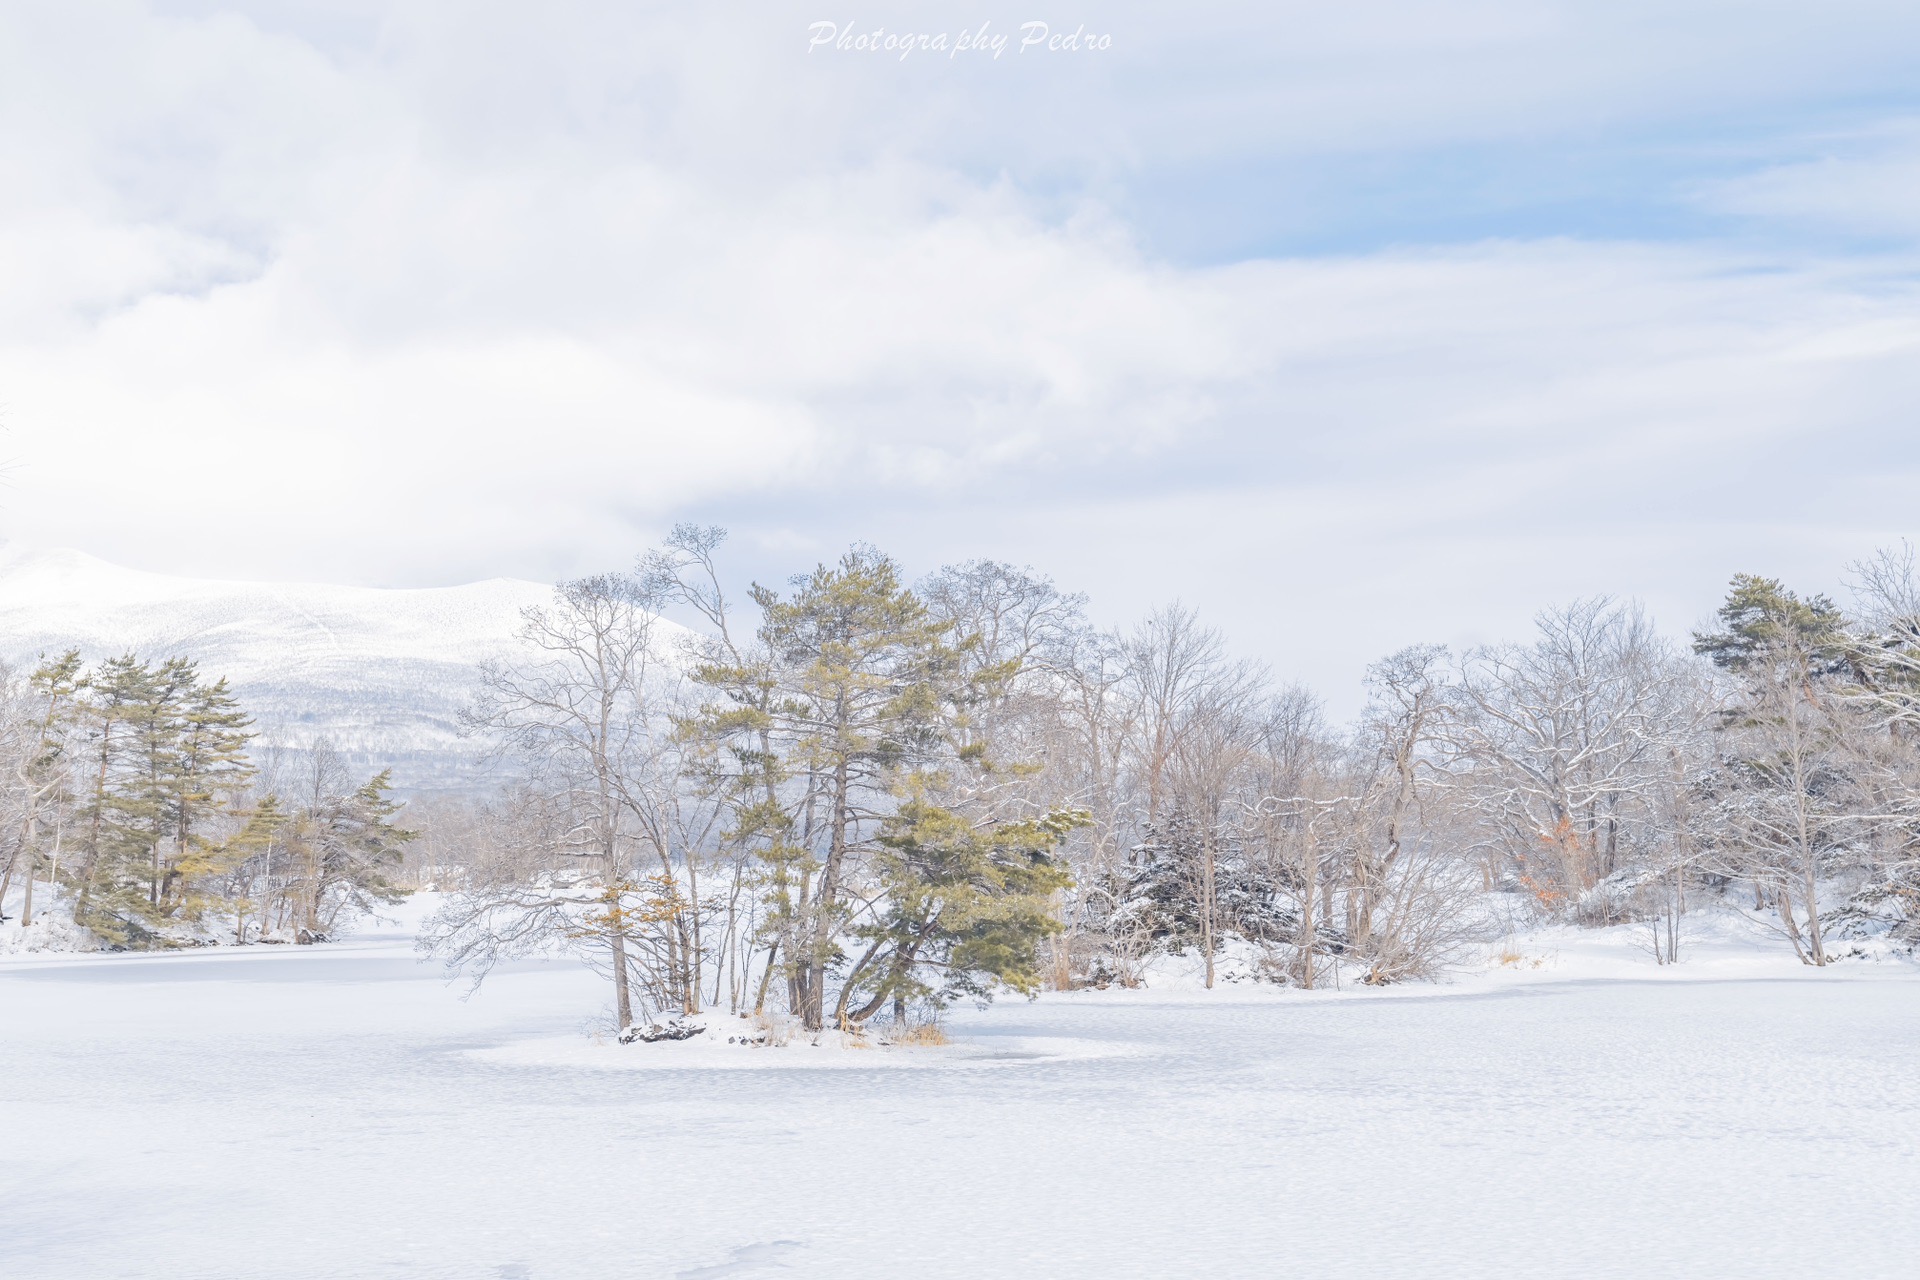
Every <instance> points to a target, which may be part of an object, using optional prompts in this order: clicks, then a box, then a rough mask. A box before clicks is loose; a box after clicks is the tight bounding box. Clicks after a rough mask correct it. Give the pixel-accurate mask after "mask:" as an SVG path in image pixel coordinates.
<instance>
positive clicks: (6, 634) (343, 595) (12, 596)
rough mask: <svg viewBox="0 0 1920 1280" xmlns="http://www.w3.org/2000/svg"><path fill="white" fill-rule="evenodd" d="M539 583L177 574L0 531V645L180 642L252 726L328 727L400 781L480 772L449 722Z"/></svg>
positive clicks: (295, 734) (543, 595)
mask: <svg viewBox="0 0 1920 1280" xmlns="http://www.w3.org/2000/svg"><path fill="white" fill-rule="evenodd" d="M552 597H553V587H552V586H551V585H550V584H547V583H539V582H531V581H528V580H525V579H517V578H490V579H486V580H484V581H481V582H475V583H467V584H463V585H460V586H451V587H357V586H339V585H333V584H326V583H312V582H301V583H276V582H248V581H228V580H223V579H213V578H184V577H173V576H170V575H166V574H158V573H151V572H147V571H145V570H139V569H129V568H125V567H123V566H120V565H115V564H112V563H109V562H108V561H105V560H101V559H98V558H97V557H94V556H91V555H88V554H87V553H85V552H82V551H76V550H72V549H69V548H56V549H36V548H31V547H25V546H21V545H19V544H15V543H7V544H0V659H4V660H5V661H7V662H10V663H13V664H14V665H16V666H18V667H25V666H28V665H31V664H32V663H33V662H34V661H36V660H37V658H38V657H39V655H41V654H53V653H60V652H64V651H66V650H67V649H70V648H77V649H79V650H80V652H81V653H82V655H83V656H85V657H86V658H88V659H89V660H98V659H100V658H103V657H109V656H112V655H115V654H119V653H124V652H127V651H129V650H131V651H133V652H136V653H138V654H140V655H141V656H142V657H146V658H164V657H173V656H181V657H187V658H191V659H193V660H194V661H196V662H198V663H199V664H200V668H201V670H202V672H204V673H205V674H207V675H208V676H224V677H225V678H226V679H227V680H228V682H229V684H230V685H231V686H232V688H233V690H234V692H235V693H236V695H237V696H238V697H239V698H240V700H241V702H242V704H243V705H244V706H245V707H246V709H247V711H248V712H249V713H250V714H251V715H253V717H254V718H255V721H256V723H257V724H258V725H259V727H260V729H261V731H262V735H263V739H265V740H268V741H272V742H274V743H275V744H277V745H280V746H284V747H287V748H289V749H292V750H295V751H302V750H305V749H307V748H310V747H311V746H312V745H313V743H314V742H315V741H317V740H318V739H319V738H321V737H322V736H325V737H327V738H330V739H331V740H332V741H333V742H334V744H335V745H336V746H337V747H338V749H339V750H340V751H341V752H342V754H343V755H344V756H345V757H346V758H347V761H348V763H350V764H351V765H353V766H354V767H356V768H358V769H360V770H362V771H371V770H373V769H378V768H386V767H391V768H392V769H393V770H394V776H395V781H396V783H397V784H398V785H399V786H400V787H401V788H402V789H403V790H406V791H440V790H467V789H471V788H473V787H475V786H477V785H479V784H480V776H481V768H480V766H481V764H482V760H483V752H482V750H481V748H480V747H479V746H478V745H477V744H475V743H474V742H473V741H471V740H470V739H466V738H463V737H462V736H461V734H460V730H459V712H460V710H461V708H462V707H463V706H465V705H466V704H467V702H468V701H470V699H471V698H472V696H473V693H474V690H475V687H476V682H477V679H478V675H479V667H480V664H481V663H482V662H483V661H485V660H487V659H489V658H506V657H509V656H511V655H512V653H513V652H514V648H515V640H514V633H515V631H516V629H517V628H518V626H519V625H520V621H521V611H522V610H524V609H526V608H528V607H531V606H537V605H542V604H546V603H548V602H549V601H551V599H552Z"/></svg>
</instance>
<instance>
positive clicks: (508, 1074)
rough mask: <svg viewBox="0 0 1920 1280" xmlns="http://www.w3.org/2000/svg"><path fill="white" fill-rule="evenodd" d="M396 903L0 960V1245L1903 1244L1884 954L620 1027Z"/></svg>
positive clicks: (1443, 1266)
mask: <svg viewBox="0 0 1920 1280" xmlns="http://www.w3.org/2000/svg"><path fill="white" fill-rule="evenodd" d="M408 933H409V931H408V929H407V928H405V927H404V926H395V927H390V928H388V929H387V930H385V931H384V932H383V931H379V930H370V931H368V932H367V933H365V934H363V935H362V936H361V937H360V938H359V939H358V940H356V941H354V942H351V943H347V944H341V945H336V946H332V947H326V948H316V949H313V950H304V949H302V950H296V949H293V948H266V947H253V948H246V949H243V950H218V951H207V952H197V953H187V954H174V955H164V956H143V957H126V956H100V955H94V956H71V955H68V956H49V955H44V954H42V955H24V956H15V957H11V958H8V959H7V960H5V961H4V962H0V1027H4V1032H3V1033H0V1224H4V1232H5V1235H4V1255H3V1257H0V1272H4V1274H6V1275H7V1276H9V1277H18V1278H19V1280H39V1278H41V1277H75V1278H85V1280H92V1278H94V1277H117V1276H167V1277H175V1276H178V1277H219V1278H224V1277H274V1278H280V1277H318V1276H327V1277H334V1276H341V1277H382V1276H398V1277H412V1276H435V1277H437V1276H448V1277H485V1278H495V1277H520V1278H522V1280H558V1278H561V1277H595V1278H596V1280H597V1278H602V1277H605V1278H615V1277H652V1276H664V1277H722V1276H738V1277H755V1276H765V1277H782V1276H793V1277H800V1276H820V1277H866V1276H873V1277H893V1276H916V1277H921V1276H952V1277H962V1276H964V1277H998V1276H1049V1277H1067V1276H1073V1277H1078V1276H1115V1277H1119V1276H1126V1277H1131V1276H1182V1277H1184V1276H1233V1277H1239V1276H1313V1275H1343V1276H1344V1275H1355V1276H1359V1275H1387V1276H1474V1277H1484V1276H1496V1275H1505V1276H1526V1277H1549V1276H1567V1277H1574V1276H1578V1277H1595V1276H1634V1277H1649V1276H1680V1275H1693V1276H1741V1277H1759V1276H1787V1275H1808V1274H1817V1275H1836V1276H1838V1275H1845V1276H1849V1277H1861V1276H1907V1275H1911V1274H1912V1273H1913V1266H1914V1255H1913V1250H1914V1244H1913V1235H1912V1224H1913V1223H1914V1222H1915V1221H1916V1220H1920V1152H1917V1151H1916V1141H1917V1140H1920V1071H1916V1070H1915V1065H1914V1064H1915V1062H1916V1061H1920V980H1917V979H1916V974H1915V971H1914V970H1913V968H1912V967H1911V966H1909V965H1906V964H1904V963H1898V962H1885V963H1861V964H1854V965H1849V966H1842V967H1840V968H1838V969H1837V970H1834V971H1829V972H1826V973H1820V974H1814V973H1810V972H1808V971H1805V970H1801V969H1800V968H1799V967H1798V966H1796V965H1794V964H1793V963H1792V962H1791V959H1790V958H1787V957H1783V956H1782V955H1781V954H1779V953H1778V952H1776V951H1774V950H1773V949H1771V948H1761V947H1758V946H1756V945H1752V944H1749V943H1744V942H1741V941H1738V940H1736V939H1732V938H1728V937H1718V938H1715V939H1713V940H1711V941H1709V942H1707V943H1704V944H1702V945H1701V946H1700V947H1698V948H1696V950H1695V954H1694V956H1693V959H1692V962H1691V963H1689V964H1687V965H1683V966H1681V967H1679V968H1678V969H1672V970H1658V971H1657V970H1655V968H1654V967H1653V965H1652V963H1651V962H1650V961H1649V960H1647V959H1645V958H1644V957H1642V956H1640V955H1638V954H1637V953H1635V952H1634V951H1633V950H1632V948H1631V947H1630V946H1629V945H1627V943H1626V942H1625V941H1624V940H1623V939H1622V938H1620V937H1618V936H1613V937H1600V938H1595V937H1594V936H1592V935H1562V936H1560V937H1558V938H1557V939H1533V940H1522V941H1520V942H1518V943H1517V944H1516V949H1517V950H1518V951H1519V952H1520V953H1522V957H1523V958H1521V959H1520V960H1519V961H1517V962H1516V963H1515V964H1513V965H1511V966H1507V967H1499V968H1496V969H1495V970H1493V971H1492V972H1490V973H1487V974H1481V975H1470V976H1467V977H1464V978H1462V979H1461V980H1459V981H1457V982H1455V983H1452V984H1450V985H1447V986H1442V987H1407V988H1401V989H1397V990H1391V991H1387V992H1371V991H1363V992H1350V991H1349V992H1338V993H1334V992H1329V993H1312V994H1308V993H1298V992H1295V993H1277V992H1274V991H1272V990H1270V989H1265V988H1262V989H1250V988H1249V987H1247V986H1245V985H1240V986H1233V987H1229V988H1228V989H1226V990H1223V991H1217V992H1213V993H1197V992H1192V991H1189V990H1185V989H1182V988H1183V984H1180V983H1177V982H1163V983H1162V984H1161V985H1159V986H1158V987H1156V988H1155V989H1153V990H1149V991H1145V992H1104V993H1081V994H1076V995H1072V996H1051V997H1047V998H1044V999H1042V1000H1040V1001H1039V1002H1037V1003H1032V1004H1029V1003H1026V1002H1023V1001H1010V1002H1003V1003H1001V1004H1000V1005H998V1006H996V1007H995V1008H993V1009H992V1010H990V1011H987V1012H985V1013H977V1012H974V1011H971V1010H967V1011H964V1012H960V1013H957V1014H956V1015H955V1018H954V1021H953V1030H954V1032H955V1036H956V1043H955V1044H954V1045H953V1046H951V1047H949V1048H945V1049H925V1050H910V1051H900V1052H885V1051H877V1050H863V1051H855V1050H834V1049H831V1048H820V1049H815V1048H811V1047H808V1046H805V1045H799V1046H793V1047H788V1048H784V1049H777V1050H765V1049H741V1048H737V1047H729V1046H725V1045H714V1046H703V1045H699V1044H689V1045H654V1046H648V1045H636V1046H631V1047H627V1048H620V1047H616V1046H612V1045H604V1046H596V1045H594V1044H592V1043H591V1042H590V1041H589V1040H588V1039H587V1038H586V1037H585V1035H584V1034H583V1031H582V1028H583V1026H584V1025H585V1023H586V1021H587V1019H588V1018H589V1017H590V1016H591V1015H592V1014H593V1013H594V1011H595V1010H596V1009H597V1008H598V1007H599V1006H600V1004H601V1002H602V1000H603V993H602V992H601V991H600V989H599V988H598V986H597V985H596V984H595V982H594V981H593V980H592V979H591V978H590V977H587V976H586V975H583V974H579V973H576V972H574V971H573V970H571V969H570V968H568V967H566V966H564V965H557V964H556V965H552V966H537V965H533V966H526V967H523V968H520V969H518V970H515V971H513V972H508V973H502V974H499V975H497V976H496V977H495V978H493V979H492V980H491V981H490V982H489V983H488V985H487V987H486V988H485V989H484V991H483V992H482V993H481V994H480V995H478V996H477V997H475V998H474V999H472V1000H471V1001H466V1002H463V1001H462V1000H461V999H460V994H461V989H460V988H458V987H449V986H447V985H446V984H445V983H444V982H443V981H442V980H441V978H440V977H439V975H438V974H437V972H436V971H434V970H432V969H430V968H427V967H425V966H421V965H419V964H417V963H416V961H415V960H414V958H413V955H412V953H411V951H410V949H409V941H410V939H409V936H408ZM1536 962H1537V963H1536ZM721 1021H722V1020H715V1022H716V1025H721ZM716 1068H725V1069H716Z"/></svg>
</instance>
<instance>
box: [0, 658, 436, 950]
mask: <svg viewBox="0 0 1920 1280" xmlns="http://www.w3.org/2000/svg"><path fill="white" fill-rule="evenodd" d="M0 770H3V771H4V772H3V776H4V788H3V789H0V904H8V903H11V902H14V901H17V904H18V918H19V923H20V924H21V925H22V926H23V927H26V926H31V925H33V924H34V922H35V919H36V915H38V916H40V917H43V923H46V922H47V921H49V920H50V921H53V922H56V923H59V924H63V925H68V926H72V927H74V928H76V929H77V930H78V931H79V940H80V941H87V940H92V941H95V942H97V943H99V944H102V945H105V946H108V947H114V948H156V947H174V946H186V945H199V944H203V943H208V942H215V941H231V942H240V943H246V942H274V941H283V942H294V943H311V942H316V941H321V940H324V939H325V937H326V936H327V935H328V934H329V933H330V932H332V931H334V929H335V928H336V927H337V926H338V925H339V923H340V922H341V921H342V920H343V917H350V916H352V915H354V914H357V913H358V912H360V911H363V910H365V909H367V908H370V907H372V906H373V905H375V904H377V903H380V902H391V901H394V900H397V898H398V896H399V895H398V891H397V889H396V888H395V886H394V885H393V883H392V882H391V880H390V878H389V877H390V872H391V871H392V869H393V868H394V867H395V866H396V865H397V864H398V861H399V856H400V850H401V849H402V847H403V846H404V845H405V843H406V842H407V841H408V840H409V839H411V838H412V836H413V833H412V832H410V831H407V830H405V829H403V828H402V827H400V826H399V825H398V824H397V822H396V821H395V818H396V815H397V813H398V811H399V808H400V806H399V804H398V802H397V801H396V800H395V799H394V798H393V796H392V794H391V779H390V778H389V776H388V775H387V774H386V773H380V774H376V775H375V776H373V777H371V778H368V779H365V780H363V781H356V780H353V779H351V778H350V777H349V776H348V774H347V772H346V770H345V768H344V767H343V765H342V763H341V761H340V758H339V755H338V753H337V752H335V751H334V750H333V749H332V748H331V746H330V745H329V744H328V743H326V742H324V741H322V742H320V743H318V744H316V745H315V746H314V747H312V748H311V749H309V750H306V751H303V752H297V753H291V752H286V751H284V750H280V749H277V748H272V747H267V746H264V745H263V744H262V743H261V742H260V740H259V735H258V734H257V732H256V731H255V730H254V728H253V724H252V721H251V720H250V719H249V717H248V716H247V715H246V713H245V711H244V710H243V709H242V708H241V707H240V706H239V704H238V701H237V699H236V698H235V697H234V695H233V693H232V692H231V690H229V688H228V687H227V684H226V681H224V680H218V679H216V680H211V681H209V680H208V679H207V678H205V677H204V676H202V675H201V673H200V671H199V669H198V667H197V666H196V665H195V664H194V663H193V662H191V661H189V660H187V659H184V658H168V659H165V660H161V661H148V660H144V659H142V658H140V657H138V656H136V655H134V654H124V655H121V656H119V657H114V658H109V659H106V660H104V661H101V662H97V663H94V664H92V665H91V666H89V665H87V664H86V663H85V662H83V661H82V658H81V655H80V654H79V652H77V651H72V652H68V653H65V654H62V655H60V656H58V657H56V658H52V659H48V660H44V661H42V662H41V663H40V664H39V665H38V666H37V667H35V668H34V669H33V670H32V671H30V672H27V673H25V674H16V673H13V672H10V671H0ZM16 886H18V888H19V890H20V892H19V893H18V897H17V900H16V899H14V898H11V897H10V894H11V893H12V892H13V891H14V890H15V888H16Z"/></svg>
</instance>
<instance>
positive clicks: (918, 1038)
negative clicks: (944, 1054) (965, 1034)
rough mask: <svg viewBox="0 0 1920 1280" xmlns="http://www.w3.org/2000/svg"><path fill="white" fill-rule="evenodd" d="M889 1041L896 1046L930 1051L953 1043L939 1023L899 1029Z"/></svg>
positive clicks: (920, 1024) (927, 1023)
mask: <svg viewBox="0 0 1920 1280" xmlns="http://www.w3.org/2000/svg"><path fill="white" fill-rule="evenodd" d="M888 1039H890V1040H892V1041H893V1043H895V1044H900V1045H908V1046H911V1047H913V1048H917V1049H930V1048H936V1047H938V1046H940V1045H943V1044H952V1043H953V1041H952V1040H950V1039H948V1038H947V1033H946V1029H945V1028H943V1027H942V1026H941V1025H940V1024H939V1023H937V1022H922V1023H918V1024H916V1025H912V1026H905V1027H900V1028H897V1029H896V1030H895V1031H894V1032H893V1033H892V1034H891V1035H890V1036H889V1037H888Z"/></svg>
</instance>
